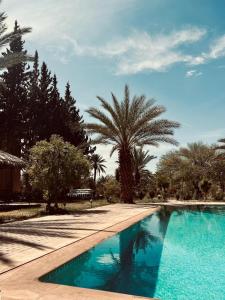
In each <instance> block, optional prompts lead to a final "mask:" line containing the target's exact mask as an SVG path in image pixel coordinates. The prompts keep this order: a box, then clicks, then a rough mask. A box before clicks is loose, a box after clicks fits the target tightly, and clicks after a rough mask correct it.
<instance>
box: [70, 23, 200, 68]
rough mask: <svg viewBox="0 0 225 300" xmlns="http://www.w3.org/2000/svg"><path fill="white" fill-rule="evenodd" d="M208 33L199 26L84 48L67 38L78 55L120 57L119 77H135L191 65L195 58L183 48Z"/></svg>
mask: <svg viewBox="0 0 225 300" xmlns="http://www.w3.org/2000/svg"><path fill="white" fill-rule="evenodd" d="M205 34H206V31H205V30H204V29H200V28H196V27H191V28H188V29H184V30H180V31H174V32H171V33H170V34H167V35H166V34H158V35H150V34H148V33H147V32H135V33H134V34H133V35H131V36H129V37H126V38H121V39H117V40H112V41H110V42H109V43H106V44H105V45H100V46H87V45H81V44H80V43H79V42H78V41H77V40H76V39H74V38H71V37H69V36H67V37H66V38H65V39H66V40H67V41H68V42H70V43H71V44H72V46H73V50H74V53H75V54H76V55H85V56H94V57H100V58H102V57H105V58H116V59H117V70H116V73H117V74H135V73H138V72H141V71H144V70H150V71H165V70H167V68H168V67H170V66H171V65H173V64H175V63H179V62H183V63H189V62H190V61H192V60H193V57H192V56H191V55H187V54H184V53H182V51H181V50H180V49H179V47H180V46H183V45H186V44H190V43H194V42H197V41H199V40H200V39H201V38H202V37H203V36H204V35H205Z"/></svg>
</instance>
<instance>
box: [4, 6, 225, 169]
mask: <svg viewBox="0 0 225 300" xmlns="http://www.w3.org/2000/svg"><path fill="white" fill-rule="evenodd" d="M1 10H2V11H5V12H6V13H7V15H8V19H7V24H8V27H9V28H13V23H14V21H15V20H18V22H19V24H20V25H21V26H31V27H32V33H30V34H28V35H27V36H26V37H25V40H26V44H25V47H26V49H27V50H28V52H29V53H30V54H33V53H34V51H35V50H36V49H37V50H38V52H39V56H40V60H41V61H45V62H46V63H47V65H48V67H49V69H50V70H51V71H52V72H53V73H56V75H57V77H58V80H59V88H60V91H61V92H62V93H64V86H65V84H66V82H67V81H69V82H70V84H71V87H72V92H73V95H74V97H75V98H76V100H77V106H78V107H79V108H80V111H81V113H82V114H83V115H84V120H85V121H89V120H90V119H89V117H88V115H87V113H86V112H85V110H86V109H87V108H89V107H90V106H98V105H99V102H98V100H97V98H96V96H97V95H98V96H102V97H104V98H105V99H106V100H109V101H111V97H110V93H111V92H114V93H115V94H116V95H117V97H118V98H119V99H122V96H123V92H124V86H125V84H128V85H129V87H130V92H131V95H141V94H145V95H146V96H147V97H148V98H154V99H155V100H156V103H157V104H160V105H164V106H165V107H166V108H167V112H166V113H165V114H164V115H162V117H163V118H168V119H170V120H174V121H178V122H180V123H181V128H180V129H178V130H176V132H175V138H176V139H177V140H178V142H179V144H180V146H186V145H187V143H190V142H195V141H202V142H204V143H207V144H210V143H215V142H216V141H217V140H218V139H219V138H222V137H225V18H224V11H225V1H224V0H217V1H215V0H188V1H187V0H39V1H36V0H20V1H18V0H3V2H2V4H1ZM110 148H111V147H110V146H98V148H97V152H98V153H99V154H101V155H102V156H103V157H104V158H105V159H106V166H107V173H108V174H113V173H114V169H115V166H116V164H115V161H116V160H117V157H116V156H113V157H112V158H110V157H109V152H110ZM173 148H174V147H173V146H170V145H168V144H162V145H160V147H158V148H154V147H150V148H146V149H148V150H149V151H150V153H151V154H153V155H156V156H157V157H158V158H157V159H155V160H154V161H153V162H151V163H150V164H149V166H148V167H149V168H150V170H152V171H154V170H155V168H156V164H157V162H158V159H159V158H160V156H161V155H163V154H164V153H166V152H167V151H170V150H171V149H173Z"/></svg>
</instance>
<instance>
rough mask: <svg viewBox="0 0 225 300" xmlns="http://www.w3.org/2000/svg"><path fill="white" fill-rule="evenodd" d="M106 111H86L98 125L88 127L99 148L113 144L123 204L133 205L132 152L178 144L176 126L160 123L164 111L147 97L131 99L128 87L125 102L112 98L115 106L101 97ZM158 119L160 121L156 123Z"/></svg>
mask: <svg viewBox="0 0 225 300" xmlns="http://www.w3.org/2000/svg"><path fill="white" fill-rule="evenodd" d="M97 98H98V99H99V101H100V102H101V106H102V108H103V110H99V109H97V108H95V107H91V108H90V109H88V110H87V112H88V113H89V114H90V116H91V117H93V118H95V119H96V120H97V121H98V123H89V124H87V129H88V130H89V132H90V133H91V134H97V136H96V137H95V138H94V140H93V142H94V143H96V144H97V143H98V144H112V151H111V155H112V153H114V152H115V151H117V152H118V156H119V157H118V161H119V169H120V183H121V200H122V201H123V202H125V203H133V188H134V178H133V163H132V150H133V148H134V147H135V146H138V147H142V146H144V145H152V146H158V145H159V143H160V142H166V143H170V144H175V145H176V144H177V142H176V140H175V139H173V138H172V137H171V136H172V135H173V133H174V131H173V129H174V128H178V127H179V124H178V123H177V122H173V121H168V120H165V119H158V118H157V117H158V116H160V115H161V114H162V113H163V112H165V111H166V109H165V107H163V106H159V105H155V104H154V103H155V101H154V100H147V99H146V97H145V96H144V95H141V96H139V97H137V96H134V97H133V98H132V99H130V95H129V88H128V86H125V95H124V99H123V100H122V101H121V102H119V101H118V100H117V98H116V97H115V95H114V94H112V101H113V103H112V104H110V103H109V102H107V101H106V100H104V99H103V98H101V97H97ZM156 118H157V119H156Z"/></svg>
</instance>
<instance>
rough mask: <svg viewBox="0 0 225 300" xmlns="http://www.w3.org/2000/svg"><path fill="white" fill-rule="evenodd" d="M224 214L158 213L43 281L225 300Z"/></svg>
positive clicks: (169, 298) (217, 210)
mask: <svg viewBox="0 0 225 300" xmlns="http://www.w3.org/2000/svg"><path fill="white" fill-rule="evenodd" d="M224 229H225V213H224V210H223V209H221V208H220V207H217V208H216V207H214V208H208V207H205V208H204V209H201V210H198V209H196V208H195V209H192V210H190V209H179V210H171V209H166V210H165V209H162V210H160V211H158V212H156V213H155V214H153V215H152V216H150V217H147V218H145V219H143V220H142V221H140V222H138V223H136V224H134V225H132V226H131V227H129V228H127V229H126V230H124V231H122V232H120V233H118V234H116V235H115V236H113V237H111V238H109V239H107V240H105V241H103V242H101V243H100V244H98V245H97V246H95V247H93V248H92V249H90V250H88V251H87V252H85V253H83V254H81V255H80V256H78V257H76V258H74V259H73V260H71V261H69V262H67V263H66V264H64V265H62V266H61V267H59V268H57V269H55V270H53V271H52V272H50V273H48V274H46V275H45V276H43V277H42V278H41V281H44V282H51V283H57V284H63V285H69V286H79V287H84V288H91V289H99V290H105V291H112V292H118V293H125V294H132V295H139V296H145V297H154V298H160V299H162V300H172V299H173V300H175V299H179V300H180V299H181V300H182V299H196V300H198V299H199V300H202V299H220V300H222V299H225V292H224V290H225V289H224V287H225V271H224V270H225V232H224Z"/></svg>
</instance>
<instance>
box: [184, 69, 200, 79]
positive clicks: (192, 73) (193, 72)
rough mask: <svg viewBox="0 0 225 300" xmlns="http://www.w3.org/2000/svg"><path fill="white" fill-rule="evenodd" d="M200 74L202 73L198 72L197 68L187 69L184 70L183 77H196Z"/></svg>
mask: <svg viewBox="0 0 225 300" xmlns="http://www.w3.org/2000/svg"><path fill="white" fill-rule="evenodd" d="M201 75H202V72H200V71H198V70H189V71H187V72H186V75H185V77H187V78H190V77H198V76H201Z"/></svg>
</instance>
